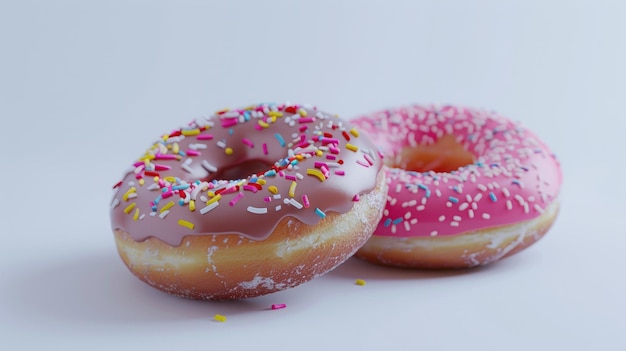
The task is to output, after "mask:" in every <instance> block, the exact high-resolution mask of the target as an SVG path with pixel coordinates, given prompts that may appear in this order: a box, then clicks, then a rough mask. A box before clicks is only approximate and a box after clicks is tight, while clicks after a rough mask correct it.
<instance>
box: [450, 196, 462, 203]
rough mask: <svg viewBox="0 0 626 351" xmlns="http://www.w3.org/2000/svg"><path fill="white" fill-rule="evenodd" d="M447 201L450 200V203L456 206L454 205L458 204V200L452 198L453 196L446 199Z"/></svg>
mask: <svg viewBox="0 0 626 351" xmlns="http://www.w3.org/2000/svg"><path fill="white" fill-rule="evenodd" d="M448 200H450V202H452V203H453V204H456V203H458V202H459V199H457V198H456V197H454V196H450V197H448Z"/></svg>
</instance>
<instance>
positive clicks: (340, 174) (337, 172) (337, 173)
mask: <svg viewBox="0 0 626 351" xmlns="http://www.w3.org/2000/svg"><path fill="white" fill-rule="evenodd" d="M335 174H336V175H338V176H342V175H345V174H346V172H344V171H342V170H340V169H338V170H336V171H335Z"/></svg>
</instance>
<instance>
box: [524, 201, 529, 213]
mask: <svg viewBox="0 0 626 351" xmlns="http://www.w3.org/2000/svg"><path fill="white" fill-rule="evenodd" d="M528 212H530V208H528V202H524V213H528Z"/></svg>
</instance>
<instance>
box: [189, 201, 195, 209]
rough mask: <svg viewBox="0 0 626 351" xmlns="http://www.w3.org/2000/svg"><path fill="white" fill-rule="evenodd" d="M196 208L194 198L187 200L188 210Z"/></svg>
mask: <svg viewBox="0 0 626 351" xmlns="http://www.w3.org/2000/svg"><path fill="white" fill-rule="evenodd" d="M195 210H196V202H195V201H194V200H189V211H195Z"/></svg>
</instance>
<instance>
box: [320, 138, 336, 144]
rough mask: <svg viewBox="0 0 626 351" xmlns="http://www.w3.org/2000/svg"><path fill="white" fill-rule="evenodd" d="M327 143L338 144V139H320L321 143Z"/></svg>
mask: <svg viewBox="0 0 626 351" xmlns="http://www.w3.org/2000/svg"><path fill="white" fill-rule="evenodd" d="M328 144H335V145H336V144H339V139H332V138H324V139H322V145H328Z"/></svg>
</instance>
